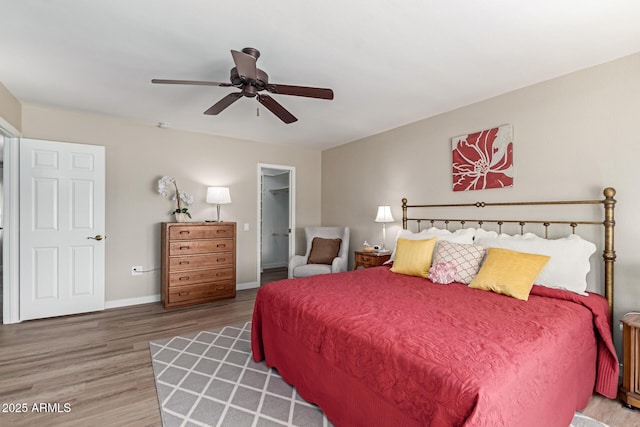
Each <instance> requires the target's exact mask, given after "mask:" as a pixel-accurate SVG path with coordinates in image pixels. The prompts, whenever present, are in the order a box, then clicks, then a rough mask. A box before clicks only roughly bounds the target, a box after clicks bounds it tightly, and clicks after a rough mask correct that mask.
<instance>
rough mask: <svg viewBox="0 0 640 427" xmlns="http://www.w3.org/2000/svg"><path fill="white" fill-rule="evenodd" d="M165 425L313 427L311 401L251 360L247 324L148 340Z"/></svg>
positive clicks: (321, 421) (316, 420)
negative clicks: (307, 400)
mask: <svg viewBox="0 0 640 427" xmlns="http://www.w3.org/2000/svg"><path fill="white" fill-rule="evenodd" d="M149 348H150V350H151V359H152V362H153V372H154V376H155V379H156V389H157V391H158V401H159V404H160V412H161V415H162V425H163V426H164V427H174V426H229V427H241V426H256V427H276V426H291V427H293V426H300V427H306V426H317V427H330V426H333V424H331V422H330V421H329V420H328V419H327V418H326V417H325V416H324V414H323V413H322V411H321V410H320V409H319V408H318V407H317V406H315V405H312V404H310V403H308V402H306V401H305V400H304V399H302V397H300V396H299V395H298V393H297V392H296V390H295V389H294V388H293V387H291V386H290V385H289V384H287V383H286V382H284V380H283V379H282V378H281V377H280V375H278V372H277V371H276V370H274V369H271V368H267V366H266V365H265V363H264V361H263V362H261V363H255V362H254V361H253V359H252V358H251V322H247V323H246V324H244V325H237V326H226V327H221V328H217V329H214V330H211V331H205V332H198V333H194V334H190V335H184V336H179V337H174V338H168V339H163V340H155V341H151V342H150V343H149Z"/></svg>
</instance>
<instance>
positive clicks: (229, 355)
mask: <svg viewBox="0 0 640 427" xmlns="http://www.w3.org/2000/svg"><path fill="white" fill-rule="evenodd" d="M149 348H150V350H151V359H152V363H153V373H154V376H155V380H156V389H157V391H158V402H159V404H160V413H161V416H162V425H163V426H164V427H174V426H175V427H177V426H185V427H186V426H189V427H193V426H200V427H209V426H225V427H243V426H247V427H250V426H253V427H277V426H280V427H281V426H287V427H332V426H333V424H332V423H331V422H330V421H329V420H328V419H327V417H325V416H324V414H323V413H322V411H321V410H320V408H318V407H317V406H315V405H313V404H311V403H308V402H306V401H305V400H304V399H303V398H302V397H300V395H298V393H297V392H296V390H295V389H294V388H293V387H291V386H290V385H289V384H287V383H286V382H284V380H283V379H282V378H281V377H280V375H278V372H277V371H276V370H275V369H273V368H267V366H266V365H265V363H264V361H262V362H260V363H255V362H254V361H253V359H252V357H251V322H247V323H245V324H244V325H236V326H225V327H221V328H216V329H213V330H210V331H204V332H197V333H194V334H189V335H183V336H179V337H173V338H167V339H162V340H155V341H151V342H150V343H149ZM572 426H573V427H607V426H606V425H605V424H603V423H601V422H599V421H596V420H593V419H591V418H589V417H586V416H584V415H582V414H580V413H577V412H576V414H575V416H574V418H573V421H572V423H571V425H570V426H569V427H572Z"/></svg>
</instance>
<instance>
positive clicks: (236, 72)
mask: <svg viewBox="0 0 640 427" xmlns="http://www.w3.org/2000/svg"><path fill="white" fill-rule="evenodd" d="M231 56H232V57H233V62H234V63H235V67H233V68H232V69H231V73H230V77H229V81H230V83H219V82H207V81H197V80H166V79H153V80H151V82H152V83H159V84H184V85H201V86H222V87H231V86H233V87H236V88H238V89H240V92H233V93H230V94H228V95H227V96H225V97H224V98H222V99H221V100H220V101H218V102H216V103H215V104H213V105H212V106H211V107H210V108H209V109H207V110H206V111H205V112H204V114H208V115H217V114H219V113H221V112H222V111H224V110H225V109H226V108H227V107H229V106H230V105H231V104H233V103H234V102H236V101H237V100H238V99H240V98H242V97H248V98H258V102H259V103H260V104H262V105H263V106H264V107H265V108H266V109H267V110H269V111H271V112H272V113H273V114H275V115H276V116H277V117H278V118H279V119H280V120H282V121H283V122H285V123H287V124H289V123H293V122H295V121H297V120H298V119H297V118H296V117H295V116H294V115H293V114H291V113H290V112H289V111H288V110H287V109H286V108H284V107H283V106H282V105H281V104H280V103H279V102H278V101H276V100H275V99H273V98H272V97H270V96H269V95H267V94H261V93H260V92H262V91H267V92H270V93H274V94H278V95H292V96H302V97H305V98H317V99H333V90H331V89H326V88H317V87H308V86H291V85H282V84H274V83H269V75H268V74H267V73H265V72H264V71H262V70H261V69H259V68H258V67H257V66H256V61H257V60H258V58H259V57H260V51H258V49H255V48H252V47H245V48H244V49H242V52H239V51H237V50H232V51H231Z"/></svg>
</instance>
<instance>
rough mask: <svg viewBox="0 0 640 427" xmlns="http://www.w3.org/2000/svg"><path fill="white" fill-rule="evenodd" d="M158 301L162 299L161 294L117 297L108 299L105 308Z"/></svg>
mask: <svg viewBox="0 0 640 427" xmlns="http://www.w3.org/2000/svg"><path fill="white" fill-rule="evenodd" d="M158 301H160V294H156V295H151V296H148V297H138V298H126V299H117V300H113V301H106V302H105V303H104V308H117V307H128V306H130V305H139V304H149V303H152V302H158Z"/></svg>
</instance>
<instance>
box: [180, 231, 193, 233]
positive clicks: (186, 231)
mask: <svg viewBox="0 0 640 427" xmlns="http://www.w3.org/2000/svg"><path fill="white" fill-rule="evenodd" d="M189 233H191V232H190V231H181V232H180V234H189Z"/></svg>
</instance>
